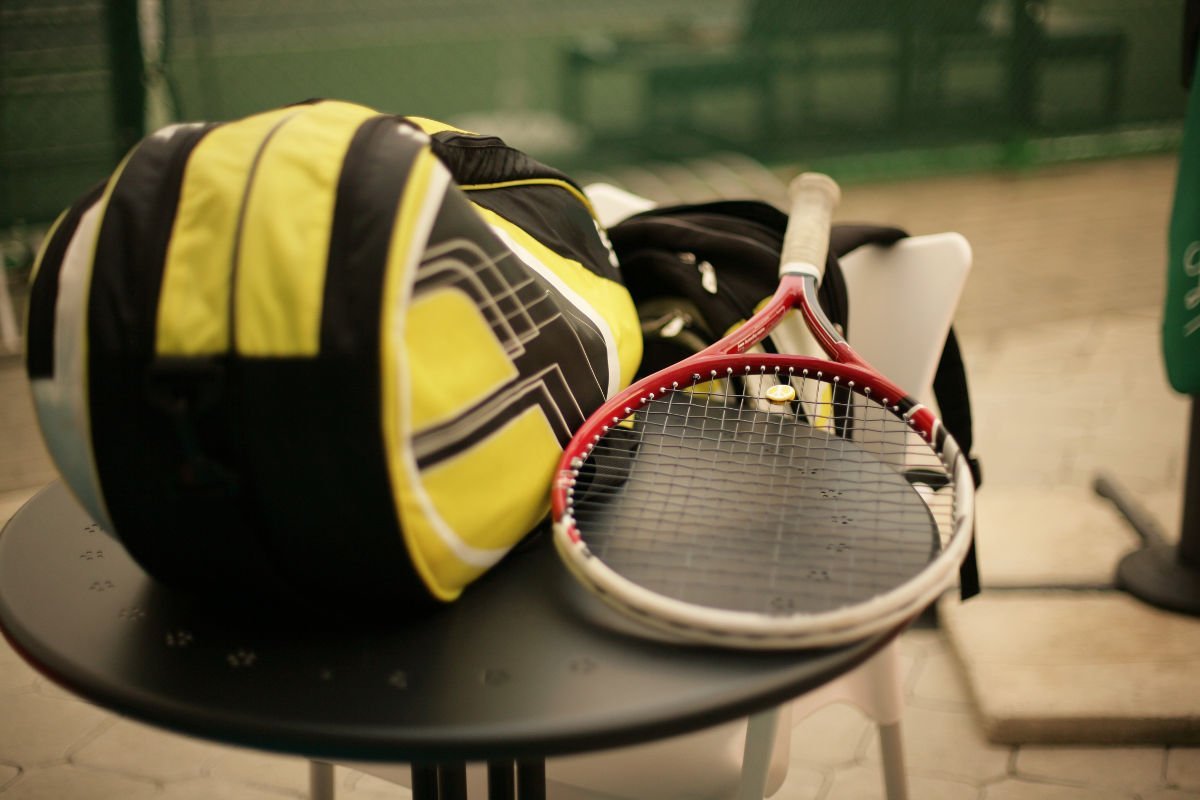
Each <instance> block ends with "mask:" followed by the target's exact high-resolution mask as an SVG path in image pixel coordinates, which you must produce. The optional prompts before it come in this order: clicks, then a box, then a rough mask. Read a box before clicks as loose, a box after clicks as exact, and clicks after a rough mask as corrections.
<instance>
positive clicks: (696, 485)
mask: <svg viewBox="0 0 1200 800" xmlns="http://www.w3.org/2000/svg"><path fill="white" fill-rule="evenodd" d="M789 191H790V195H791V199H792V207H791V213H790V216H789V222H788V227H787V231H786V234H785V236H784V242H783V251H782V257H781V265H780V269H779V272H780V281H779V287H778V289H777V290H776V292H775V294H774V295H773V297H772V298H771V299H770V301H768V302H767V304H766V305H765V306H763V307H762V308H761V309H760V310H759V311H758V312H757V313H756V314H755V315H754V316H753V317H752V318H751V319H750V320H748V321H747V322H746V323H745V324H744V325H742V326H740V327H739V328H737V329H736V330H734V331H733V332H732V333H730V334H728V335H727V336H725V337H724V338H722V339H721V340H720V341H718V342H716V343H715V344H713V345H711V346H710V347H708V348H706V349H704V350H703V351H701V352H700V353H698V354H696V355H694V356H691V357H689V358H687V359H686V360H684V361H682V362H679V363H678V364H675V365H674V366H671V367H669V368H667V369H664V370H662V371H660V372H658V373H656V374H654V375H651V376H649V377H647V378H645V379H643V380H641V381H638V382H637V383H635V384H633V385H632V386H630V387H629V388H628V389H626V390H625V391H623V392H621V393H619V394H618V395H616V396H614V397H613V398H612V399H611V400H610V401H608V402H607V403H605V405H604V406H602V407H601V408H600V409H599V410H597V411H596V412H595V413H594V414H593V415H592V416H591V417H590V418H589V419H588V421H587V422H586V423H585V424H584V426H583V427H582V428H581V429H580V430H579V431H578V432H577V433H576V435H575V437H574V438H573V439H572V440H571V442H570V444H569V445H568V446H567V448H566V450H565V451H564V453H563V457H562V460H561V462H560V463H559V468H558V472H557V473H556V477H555V480H554V485H553V487H552V514H553V518H554V542H555V546H556V548H557V550H558V552H559V554H560V556H561V557H562V559H563V561H564V562H565V563H566V565H567V567H568V568H569V569H570V571H571V573H572V574H573V575H574V576H575V577H576V578H577V579H578V580H579V581H580V582H581V583H582V584H583V585H584V586H585V587H587V588H588V589H590V590H591V591H592V592H594V593H596V594H597V595H598V596H600V597H601V598H602V599H603V600H605V601H606V602H607V603H608V604H609V605H611V606H613V607H614V608H616V609H617V610H618V611H621V612H623V613H624V614H626V615H627V616H629V617H631V618H634V619H636V620H638V621H640V622H641V623H642V624H643V625H645V626H647V627H649V628H651V629H653V630H655V631H657V632H659V633H666V634H667V635H668V636H670V637H671V638H673V639H677V640H681V641H687V642H697V643H705V644H713V645H720V646H728V647H739V648H764V649H765V648H793V647H824V646H832V645H836V644H842V643H846V642H850V641H853V640H856V639H860V638H863V637H866V636H869V635H871V634H874V633H879V632H883V631H885V630H888V629H890V628H892V627H895V626H897V625H900V624H902V623H904V622H905V621H906V620H909V619H911V618H912V617H914V616H915V615H917V614H919V613H920V612H921V611H922V610H923V609H924V608H925V607H926V606H927V605H928V604H929V603H931V602H932V601H933V600H934V599H935V598H936V597H937V596H938V595H939V594H941V593H942V592H943V591H944V590H945V589H946V588H948V587H949V586H950V585H951V584H952V583H953V581H954V580H955V576H956V571H957V569H958V567H959V565H960V564H961V563H962V561H963V558H964V557H965V555H966V553H967V550H968V547H969V545H970V539H971V533H970V532H971V524H972V519H973V506H974V484H973V482H972V479H971V474H970V470H969V468H968V465H967V460H966V458H965V457H964V454H962V453H961V452H960V450H959V447H958V445H957V444H956V443H955V442H954V440H953V438H952V437H951V436H949V435H948V433H947V432H946V429H945V428H944V427H943V425H942V424H941V422H940V421H939V420H938V419H937V417H936V416H935V415H934V414H933V412H932V411H931V410H930V409H928V408H926V407H925V406H923V405H921V404H920V403H918V402H917V401H916V400H914V399H913V398H911V397H909V396H908V395H906V394H905V393H904V392H903V391H902V390H901V389H900V388H898V387H896V386H895V385H893V384H892V383H891V382H889V381H888V380H887V379H886V378H884V377H882V376H881V375H879V374H878V373H877V372H876V371H875V370H874V369H873V368H871V367H870V366H869V365H868V364H867V363H866V362H865V361H864V360H863V359H862V358H860V357H859V356H858V355H857V354H855V352H854V351H853V350H852V349H851V348H850V346H849V345H848V344H847V343H846V341H845V340H844V339H843V338H842V336H841V335H840V334H839V333H838V332H837V330H836V329H835V328H834V326H833V325H832V323H830V321H829V320H828V318H826V316H825V314H824V313H823V312H822V310H821V308H820V306H819V304H818V302H817V287H818V285H819V283H820V280H821V278H822V276H823V274H824V268H825V260H826V257H827V253H828V248H829V230H830V220H831V217H832V213H833V208H834V206H835V205H836V204H837V202H838V199H839V198H840V191H839V189H838V186H837V184H836V183H835V182H834V181H833V180H832V179H831V178H829V177H828V176H825V175H819V174H815V173H806V174H803V175H801V176H799V177H797V178H796V179H795V180H794V181H793V182H792V184H791V186H790V187H789ZM789 312H796V313H793V314H789ZM797 315H798V316H799V317H800V318H802V320H803V324H802V325H801V326H800V327H801V329H804V330H807V332H808V333H809V334H811V337H812V339H814V340H815V342H816V343H817V344H818V345H819V347H820V351H823V352H824V353H825V354H826V355H827V356H828V358H815V357H812V356H804V355H784V354H772V353H766V352H762V348H761V347H759V346H758V345H759V344H760V343H761V342H763V340H764V339H766V338H767V337H768V336H769V335H772V332H773V331H775V330H777V329H778V330H779V331H780V332H781V333H782V332H784V331H785V329H787V328H789V326H791V327H792V328H794V327H795V325H796V318H797ZM779 340H780V341H789V342H795V341H796V340H797V337H796V336H795V335H794V332H793V335H790V336H787V337H779ZM777 344H778V341H777Z"/></svg>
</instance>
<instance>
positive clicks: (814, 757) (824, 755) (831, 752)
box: [791, 703, 873, 766]
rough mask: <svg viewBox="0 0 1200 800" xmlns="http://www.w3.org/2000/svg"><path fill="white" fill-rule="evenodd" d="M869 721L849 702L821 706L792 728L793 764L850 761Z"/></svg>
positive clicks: (844, 762)
mask: <svg viewBox="0 0 1200 800" xmlns="http://www.w3.org/2000/svg"><path fill="white" fill-rule="evenodd" d="M872 727H873V725H872V723H871V722H870V721H868V720H867V718H866V716H865V715H864V714H863V713H862V712H861V711H859V710H858V709H857V708H854V707H853V706H849V705H846V704H844V703H836V704H834V705H829V706H825V707H824V708H822V709H820V710H818V711H816V712H814V713H813V714H811V715H809V716H808V717H806V718H805V719H803V720H799V721H797V722H796V725H795V727H793V728H792V743H791V761H792V763H793V764H800V765H812V766H837V765H840V764H847V763H850V762H852V761H854V760H855V759H856V758H857V757H858V753H859V749H860V748H861V746H862V743H863V741H864V738H865V737H866V736H868V733H869V730H870V728H872Z"/></svg>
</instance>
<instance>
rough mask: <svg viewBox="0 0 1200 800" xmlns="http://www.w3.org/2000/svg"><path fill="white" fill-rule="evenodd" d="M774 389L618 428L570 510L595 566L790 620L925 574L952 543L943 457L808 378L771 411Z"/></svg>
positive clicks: (742, 390)
mask: <svg viewBox="0 0 1200 800" xmlns="http://www.w3.org/2000/svg"><path fill="white" fill-rule="evenodd" d="M755 377H758V376H755ZM765 378H766V379H767V380H766V381H765V382H764V381H751V380H746V381H742V380H740V379H726V380H721V381H713V380H702V379H700V378H699V377H697V378H696V379H694V380H693V381H692V383H691V384H690V385H688V386H685V387H681V388H678V389H676V390H674V391H668V392H667V393H666V394H665V395H663V396H659V397H656V398H655V399H653V400H649V401H648V402H646V403H645V404H644V405H642V406H641V407H639V408H638V409H636V410H634V411H632V412H631V413H630V414H628V415H627V416H626V418H625V419H623V420H619V421H617V423H616V424H614V425H612V426H610V427H609V428H608V430H607V431H606V433H605V434H604V435H603V436H601V437H600V439H599V440H598V441H597V442H596V443H595V445H594V446H593V447H592V449H591V451H590V453H589V454H588V456H587V457H586V458H585V459H584V461H583V463H582V464H581V465H580V466H579V468H578V472H577V475H576V482H575V487H574V489H573V491H572V492H571V494H570V497H569V501H568V502H569V505H570V509H569V511H570V514H571V516H572V518H573V520H574V522H575V527H576V529H577V531H578V533H579V535H580V536H581V538H582V539H583V540H584V542H585V543H586V544H587V546H588V548H589V550H590V551H591V552H592V553H593V554H594V555H595V556H597V557H598V558H600V559H601V560H602V561H604V562H605V563H606V564H607V565H608V566H609V567H610V568H611V569H613V570H614V571H616V572H618V573H619V574H622V575H624V576H626V577H627V578H629V579H630V580H632V581H634V582H635V583H638V584H640V585H642V586H645V587H646V588H648V589H651V590H652V591H655V592H658V593H660V594H664V595H666V596H668V597H673V598H676V599H679V600H683V601H685V602H691V603H696V604H700V605H709V606H715V607H719V608H729V609H734V610H747V611H756V612H765V613H779V614H793V613H806V612H819V611H823V610H832V609H836V608H839V607H842V606H845V605H849V604H852V603H857V602H862V601H864V600H866V599H869V598H870V597H874V596H876V595H879V594H882V593H884V592H887V591H888V590H890V589H892V588H894V587H895V586H897V585H899V584H900V583H903V582H904V581H906V580H908V579H910V578H911V577H912V576H914V575H915V574H917V573H919V572H920V571H921V570H922V569H923V568H924V567H925V566H926V565H927V564H928V563H929V561H930V560H931V559H932V558H933V557H934V556H936V554H937V552H938V551H939V550H940V547H941V544H942V539H943V538H944V537H945V536H948V535H949V531H950V529H951V527H952V516H953V513H952V512H953V484H952V481H951V480H950V478H949V475H948V474H947V472H946V469H945V467H944V466H943V465H942V464H941V462H940V460H939V458H938V456H937V455H936V454H935V453H934V452H933V451H932V449H931V448H930V447H929V446H928V445H927V444H926V443H925V442H924V441H923V440H921V438H920V436H918V435H917V434H916V433H915V432H914V431H912V430H911V428H909V426H908V425H907V423H906V421H905V420H904V419H903V418H901V417H900V416H898V415H897V414H896V413H895V412H894V411H892V410H891V409H889V408H886V407H885V406H884V405H882V404H881V403H879V402H876V401H875V400H873V399H871V398H869V397H866V396H864V395H861V394H858V393H850V392H848V391H846V387H844V386H840V385H838V384H836V383H833V382H829V381H824V380H822V379H817V378H813V377H804V378H797V379H796V381H795V382H794V385H795V386H796V394H797V399H796V400H793V401H791V402H784V403H770V402H769V401H765V400H764V391H763V385H764V383H770V384H773V383H774V382H775V381H773V380H771V378H772V376H770V375H767V376H765ZM913 476H916V477H915V478H914V477H913ZM918 479H919V481H920V485H918Z"/></svg>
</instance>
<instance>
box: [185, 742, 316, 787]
mask: <svg viewBox="0 0 1200 800" xmlns="http://www.w3.org/2000/svg"><path fill="white" fill-rule="evenodd" d="M203 770H204V775H205V776H209V777H212V778H215V779H218V780H222V781H227V782H230V783H240V784H245V785H247V786H253V787H256V788H259V789H267V790H269V789H276V790H278V789H284V790H288V791H292V792H305V791H307V789H308V761H307V759H303V758H296V757H294V756H280V755H273V754H270V753H261V752H259V751H256V750H245V749H240V748H233V747H222V748H219V749H218V750H216V751H214V752H211V753H210V754H209V755H208V756H207V757H206V758H205V760H204V767H203Z"/></svg>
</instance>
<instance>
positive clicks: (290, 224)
mask: <svg viewBox="0 0 1200 800" xmlns="http://www.w3.org/2000/svg"><path fill="white" fill-rule="evenodd" d="M301 108H302V111H301V113H299V114H297V115H295V116H294V117H292V118H290V119H288V120H287V121H286V122H284V123H283V125H282V126H281V127H280V128H279V129H278V130H277V131H276V133H275V134H274V135H273V136H272V137H271V138H270V140H269V141H267V143H266V146H265V147H264V148H263V151H262V153H261V154H260V156H259V160H258V165H257V167H256V168H255V170H254V174H253V176H252V178H251V181H252V185H251V186H250V188H249V192H248V194H247V197H246V208H245V211H244V214H245V221H244V222H243V224H242V227H241V234H240V235H241V242H240V246H239V252H238V263H237V273H236V281H237V286H236V297H237V301H236V311H235V313H236V320H235V322H236V325H237V350H238V352H239V353H241V354H242V355H247V356H312V355H316V353H317V351H318V349H319V348H320V341H321V310H322V307H323V299H324V292H325V268H326V265H327V263H328V260H329V237H330V231H331V230H332V225H331V224H330V223H331V221H332V220H333V209H334V203H335V201H336V197H337V187H338V177H339V175H340V174H341V166H342V161H343V159H344V157H345V153H346V150H347V149H348V148H349V146H350V141H351V139H353V137H354V134H355V132H356V131H357V130H358V128H359V126H361V125H362V123H363V122H364V121H366V120H367V119H369V118H371V117H374V116H378V112H376V111H374V110H373V109H370V108H366V107H364V106H359V105H354V104H352V103H337V102H324V103H317V104H315V105H312V106H303V107H301ZM283 209H286V211H287V213H286V214H281V213H279V212H280V210H283Z"/></svg>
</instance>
